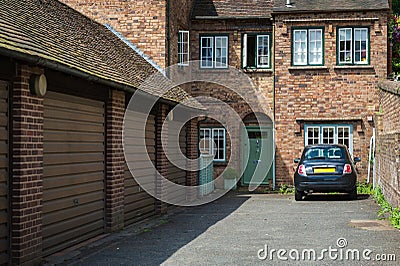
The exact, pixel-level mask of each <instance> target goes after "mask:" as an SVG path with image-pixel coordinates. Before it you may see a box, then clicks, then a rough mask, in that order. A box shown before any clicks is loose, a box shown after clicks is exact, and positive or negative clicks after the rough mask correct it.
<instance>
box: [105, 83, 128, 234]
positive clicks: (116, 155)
mask: <svg viewBox="0 0 400 266" xmlns="http://www.w3.org/2000/svg"><path fill="white" fill-rule="evenodd" d="M106 112H107V114H106V116H107V118H106V119H107V132H106V135H107V140H106V142H107V143H106V149H107V151H106V231H107V232H114V231H118V230H120V229H123V228H124V179H125V157H124V150H123V144H122V129H123V122H124V121H123V120H124V113H125V93H124V92H123V91H117V90H110V94H109V98H108V100H107V109H106Z"/></svg>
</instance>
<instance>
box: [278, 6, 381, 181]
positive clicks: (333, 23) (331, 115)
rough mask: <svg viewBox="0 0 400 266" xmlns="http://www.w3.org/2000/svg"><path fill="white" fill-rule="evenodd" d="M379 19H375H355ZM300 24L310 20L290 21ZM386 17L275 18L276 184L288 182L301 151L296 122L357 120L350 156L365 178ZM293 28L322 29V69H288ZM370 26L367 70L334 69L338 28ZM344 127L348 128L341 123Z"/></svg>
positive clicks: (367, 14) (301, 137) (371, 14)
mask: <svg viewBox="0 0 400 266" xmlns="http://www.w3.org/2000/svg"><path fill="white" fill-rule="evenodd" d="M359 18H378V20H375V19H372V20H358V19H359ZM293 19H299V20H304V19H307V20H308V21H303V22H290V21H287V20H293ZM386 25H387V13H385V12H363V13H332V14H327V13H324V14H309V15H307V14H303V15H293V14H292V15H277V16H276V27H275V76H276V77H275V81H276V82H275V106H276V109H275V111H276V120H275V121H276V130H277V139H276V144H277V153H276V156H277V163H276V174H277V181H278V183H280V184H283V183H292V177H293V173H294V167H295V165H294V164H293V159H294V158H297V157H300V155H301V151H302V149H303V147H304V130H301V132H300V134H296V133H295V132H296V131H298V130H296V129H297V128H298V127H299V125H298V124H297V123H296V118H307V119H315V118H317V119H320V121H319V123H320V124H322V123H323V124H325V123H329V122H327V120H330V119H335V120H338V121H335V122H334V123H340V122H341V120H342V119H346V118H348V119H349V118H356V119H358V121H356V122H355V123H353V126H354V136H353V137H354V142H353V146H354V156H360V157H361V158H362V162H361V163H360V164H358V168H359V170H360V173H361V175H359V178H361V179H364V178H366V172H367V164H368V146H369V140H370V137H371V136H372V128H373V127H374V124H373V123H369V122H368V121H367V116H370V115H373V114H374V113H375V112H376V111H377V110H378V105H377V102H378V94H377V90H376V84H377V82H378V80H379V79H381V78H384V77H386V76H387V71H386V65H387V64H386V63H387V61H386V60H387V52H386V51H387V37H386V36H387V27H386ZM295 26H296V27H297V26H318V27H320V26H323V27H325V35H324V38H325V42H324V46H325V49H324V53H325V55H324V60H325V65H324V68H319V69H318V68H317V69H305V68H302V67H292V66H291V29H292V27H295ZM338 26H367V27H370V40H371V43H370V51H371V52H370V66H369V67H367V68H362V67H346V68H338V67H337V66H336V43H337V41H336V37H337V36H336V27H338ZM344 122H345V123H349V122H346V121H344Z"/></svg>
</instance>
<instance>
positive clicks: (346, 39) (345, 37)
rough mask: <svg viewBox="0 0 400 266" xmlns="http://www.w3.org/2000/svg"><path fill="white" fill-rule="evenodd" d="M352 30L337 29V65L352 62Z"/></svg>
mask: <svg viewBox="0 0 400 266" xmlns="http://www.w3.org/2000/svg"><path fill="white" fill-rule="evenodd" d="M351 35H352V29H349V28H346V29H339V63H351V62H352V52H351V50H352V37H351Z"/></svg>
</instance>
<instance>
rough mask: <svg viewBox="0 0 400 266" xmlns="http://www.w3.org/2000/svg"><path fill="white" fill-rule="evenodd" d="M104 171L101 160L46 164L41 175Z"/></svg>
mask: <svg viewBox="0 0 400 266" xmlns="http://www.w3.org/2000/svg"><path fill="white" fill-rule="evenodd" d="M102 171H104V164H103V163H102V162H99V163H97V162H95V163H89V162H81V163H74V164H62V165H49V164H46V167H45V170H43V176H44V177H48V176H60V175H71V174H78V173H93V172H102Z"/></svg>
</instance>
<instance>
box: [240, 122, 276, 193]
mask: <svg viewBox="0 0 400 266" xmlns="http://www.w3.org/2000/svg"><path fill="white" fill-rule="evenodd" d="M244 134H247V136H248V138H249V142H248V143H246V142H244V147H243V152H244V154H243V155H244V156H243V158H244V159H243V160H244V161H243V166H245V165H246V161H245V160H246V158H247V156H248V160H247V165H246V167H245V170H244V173H243V176H242V184H243V185H250V184H251V183H253V184H255V183H258V184H262V185H266V184H268V183H269V181H268V179H272V178H273V159H274V156H273V152H274V149H273V131H272V127H263V128H261V129H260V127H246V129H245V130H244ZM257 166H258V167H257Z"/></svg>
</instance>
